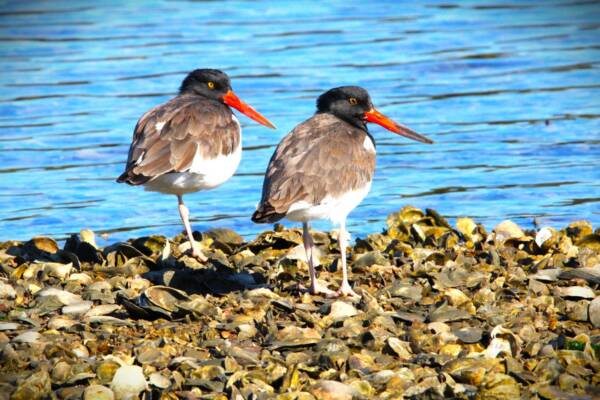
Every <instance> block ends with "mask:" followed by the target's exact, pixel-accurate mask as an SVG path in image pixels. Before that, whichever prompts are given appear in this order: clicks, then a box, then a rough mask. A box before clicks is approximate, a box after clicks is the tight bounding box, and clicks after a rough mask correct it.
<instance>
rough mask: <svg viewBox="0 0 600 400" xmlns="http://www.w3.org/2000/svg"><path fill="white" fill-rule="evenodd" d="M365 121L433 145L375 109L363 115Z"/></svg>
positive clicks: (429, 140)
mask: <svg viewBox="0 0 600 400" xmlns="http://www.w3.org/2000/svg"><path fill="white" fill-rule="evenodd" d="M365 120H366V121H367V122H373V123H376V124H378V125H381V126H383V127H384V128H385V129H387V130H388V131H392V132H394V133H397V134H398V135H402V136H404V137H407V138H409V139H412V140H416V141H417V142H421V143H428V144H431V143H433V140H431V139H428V138H426V137H425V136H423V135H420V134H418V133H417V132H415V131H413V130H411V129H409V128H407V127H405V126H402V125H400V124H398V123H397V122H394V121H392V120H391V119H390V118H388V117H386V116H385V115H383V114H382V113H380V112H379V111H377V110H376V109H375V108H372V109H371V110H370V111H367V112H366V113H365Z"/></svg>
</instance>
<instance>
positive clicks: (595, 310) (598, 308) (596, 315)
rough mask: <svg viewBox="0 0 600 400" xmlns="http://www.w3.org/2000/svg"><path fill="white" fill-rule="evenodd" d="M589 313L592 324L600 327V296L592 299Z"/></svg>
mask: <svg viewBox="0 0 600 400" xmlns="http://www.w3.org/2000/svg"><path fill="white" fill-rule="evenodd" d="M588 314H589V316H590V322H591V323H592V325H594V326H595V327H596V328H600V296H599V297H596V298H595V299H594V300H592V302H591V303H590V306H589V308H588Z"/></svg>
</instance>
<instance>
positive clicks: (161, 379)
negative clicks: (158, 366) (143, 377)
mask: <svg viewBox="0 0 600 400" xmlns="http://www.w3.org/2000/svg"><path fill="white" fill-rule="evenodd" d="M148 383H149V384H151V385H152V386H155V387H157V388H159V389H167V388H168V387H169V386H171V381H170V380H169V378H167V377H166V376H164V375H163V374H161V373H160V372H155V373H153V374H150V376H149V377H148Z"/></svg>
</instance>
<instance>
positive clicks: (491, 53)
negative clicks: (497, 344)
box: [0, 0, 600, 242]
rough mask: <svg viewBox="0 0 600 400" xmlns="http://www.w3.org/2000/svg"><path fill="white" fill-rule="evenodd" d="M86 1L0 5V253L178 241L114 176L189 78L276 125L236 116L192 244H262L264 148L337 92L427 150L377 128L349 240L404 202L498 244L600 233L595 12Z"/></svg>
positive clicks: (195, 200) (516, 4)
mask: <svg viewBox="0 0 600 400" xmlns="http://www.w3.org/2000/svg"><path fill="white" fill-rule="evenodd" d="M94 3H97V4H95V5H94V4H93V2H81V3H77V2H75V1H52V2H35V1H34V2H12V3H10V2H1V3H0V70H1V71H2V73H1V74H0V240H6V239H28V238H30V237H31V236H34V235H39V234H49V235H53V236H55V237H58V238H64V237H65V236H66V235H68V234H69V233H72V232H77V231H79V230H80V229H81V228H90V229H93V230H94V231H96V232H99V233H105V234H108V236H106V237H105V239H106V240H107V241H109V242H113V241H116V240H121V239H126V238H129V237H134V236H139V235H142V234H149V233H160V234H165V235H169V236H172V235H175V234H177V233H178V232H180V230H181V225H180V222H179V216H178V213H177V205H176V199H175V197H174V196H166V195H160V194H155V193H149V192H144V191H143V190H141V189H140V188H133V187H129V186H126V185H120V184H117V183H115V182H114V179H115V178H116V177H117V176H118V175H119V174H120V172H121V171H122V169H123V164H124V161H125V159H126V157H127V150H128V146H129V143H130V139H131V134H132V130H133V127H134V126H135V123H136V120H137V119H138V117H139V116H140V115H141V114H142V113H143V112H144V111H146V110H148V109H149V108H151V107H153V106H155V105H157V104H159V103H161V102H164V101H166V100H167V99H169V98H170V97H171V96H173V95H174V94H175V92H176V90H177V88H178V86H179V84H180V81H181V79H183V77H184V75H185V73H186V72H188V71H190V70H192V69H195V68H199V67H213V68H220V69H223V70H224V71H226V72H227V73H229V74H230V76H231V77H232V80H233V87H234V89H235V90H236V92H237V93H238V95H239V96H240V97H241V98H242V99H245V100H246V101H247V102H249V103H250V104H252V105H253V106H255V107H256V108H257V109H258V110H260V111H261V112H262V113H263V114H264V115H265V116H267V117H268V118H269V119H270V120H271V121H273V122H274V123H275V124H276V125H277V126H278V127H279V129H278V130H277V131H272V130H268V129H266V128H264V127H262V126H259V125H257V124H255V123H253V122H252V121H250V120H248V119H247V118H245V117H240V120H241V122H242V125H243V128H244V138H243V144H244V147H245V150H244V155H243V159H242V163H241V166H240V168H239V169H238V173H237V175H236V176H234V177H233V178H232V179H231V180H230V181H229V182H227V183H226V184H225V185H223V186H221V187H220V188H218V189H216V190H213V191H210V192H203V193H196V194H192V195H189V196H187V204H188V205H189V207H190V209H191V212H192V216H193V225H194V228H195V229H198V230H204V229H207V228H209V227H212V226H226V227H230V228H233V229H235V230H237V231H238V232H240V233H242V234H244V235H247V236H252V235H255V234H256V233H257V232H259V231H260V230H262V229H264V228H265V227H264V226H258V225H253V224H252V223H251V222H250V220H249V216H250V214H251V213H252V211H253V210H254V206H255V204H256V203H257V201H258V200H259V197H260V188H261V184H262V174H263V172H264V169H265V167H266V165H267V162H268V159H269V157H270V155H271V153H272V151H273V149H274V146H275V145H276V144H277V142H278V141H279V140H280V139H281V137H282V136H283V135H285V134H286V133H287V132H288V131H289V130H290V129H291V128H293V127H294V126H295V125H296V124H297V123H299V122H301V121H303V120H304V119H306V118H307V117H309V116H310V115H311V114H312V113H313V111H314V100H315V98H316V96H317V95H318V94H319V93H321V92H322V91H323V90H325V89H328V88H330V87H333V86H339V85H348V84H357V85H361V86H364V87H365V88H367V89H368V90H369V91H370V93H371V95H372V98H373V101H374V103H375V105H376V106H378V108H379V109H380V110H381V111H382V112H384V113H385V114H387V115H389V116H392V117H394V118H395V119H397V120H398V121H400V122H402V123H404V124H405V125H408V126H410V127H411V128H413V129H415V130H417V131H419V132H420V133H423V134H425V135H427V136H429V137H431V138H432V139H434V140H435V141H436V144H435V145H432V146H427V145H422V144H419V143H416V142H410V141H408V140H405V139H403V138H400V137H398V136H396V135H393V134H392V133H390V132H387V131H385V130H383V129H382V128H380V127H377V126H373V127H371V131H372V133H373V134H374V136H375V138H376V140H377V143H378V161H377V163H378V165H377V173H376V178H375V181H374V183H373V188H372V190H371V193H370V194H369V196H368V197H367V198H366V199H365V200H364V201H363V203H362V204H361V205H360V206H359V207H358V208H357V209H356V210H354V212H353V213H352V214H351V215H350V220H349V225H350V230H351V232H352V233H354V234H366V233H369V232H374V231H379V230H381V229H382V228H383V227H384V225H385V217H386V215H387V214H388V213H390V212H392V211H394V210H397V209H398V208H400V207H402V206H403V205H406V204H412V205H414V206H417V207H422V208H425V207H430V208H434V209H436V210H438V211H439V212H440V213H442V214H444V215H446V216H448V217H450V218H454V217H457V216H471V217H474V218H476V219H477V220H478V221H481V222H483V223H484V224H485V225H486V226H488V227H490V228H491V227H493V226H494V224H496V223H497V222H498V221H500V220H502V219H506V218H510V219H512V220H514V221H516V222H518V223H520V224H522V225H523V226H526V227H531V226H532V224H533V221H534V219H536V221H537V223H539V224H542V225H551V226H555V227H562V226H564V225H565V224H567V223H569V222H571V221H574V220H578V219H588V220H590V221H592V222H593V223H594V224H595V226H598V225H599V223H600V168H599V167H600V118H599V117H600V69H599V68H600V4H599V3H598V2H592V1H580V2H570V1H567V0H552V1H546V0H540V1H535V2H524V1H520V0H519V1H517V0H515V1H512V2H499V1H498V2H481V1H473V2H460V3H459V2H454V1H453V0H444V1H423V2H411V3H408V2H396V1H389V2H385V1H381V2H372V3H368V4H367V3H366V2H363V1H327V2H324V1H314V2H301V1H289V2H283V1H282V2H269V3H267V2H265V3H260V2H246V1H231V2H187V1H135V2H133V1H131V2H127V3H126V5H123V4H121V3H123V2H121V1H112V2H107V1H103V2H94ZM319 227H321V228H327V227H328V225H327V224H321V225H319Z"/></svg>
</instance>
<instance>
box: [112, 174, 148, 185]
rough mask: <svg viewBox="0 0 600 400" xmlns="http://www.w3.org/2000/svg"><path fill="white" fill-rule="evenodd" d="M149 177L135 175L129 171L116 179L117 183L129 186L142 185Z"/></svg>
mask: <svg viewBox="0 0 600 400" xmlns="http://www.w3.org/2000/svg"><path fill="white" fill-rule="evenodd" d="M149 180H150V177H148V176H144V175H135V174H133V173H131V171H125V172H123V173H122V174H121V176H119V177H118V178H117V182H118V183H127V184H129V185H134V186H136V185H143V184H144V183H146V182H148V181H149Z"/></svg>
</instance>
